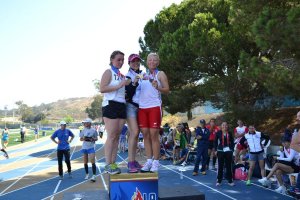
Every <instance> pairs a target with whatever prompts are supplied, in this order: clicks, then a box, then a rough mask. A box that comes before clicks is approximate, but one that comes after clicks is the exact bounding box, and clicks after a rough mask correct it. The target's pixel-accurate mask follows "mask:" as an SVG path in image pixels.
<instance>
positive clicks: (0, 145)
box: [0, 142, 9, 159]
mask: <svg viewBox="0 0 300 200" xmlns="http://www.w3.org/2000/svg"><path fill="white" fill-rule="evenodd" d="M0 151H2V152H3V153H4V154H3V156H4V157H5V158H6V159H8V158H9V156H8V153H7V151H5V149H4V148H3V147H2V144H1V142H0Z"/></svg>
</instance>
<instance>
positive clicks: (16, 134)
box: [8, 129, 54, 147]
mask: <svg viewBox="0 0 300 200" xmlns="http://www.w3.org/2000/svg"><path fill="white" fill-rule="evenodd" d="M53 132H54V130H47V131H45V135H43V131H39V138H43V137H50V135H52V133H53ZM34 139H35V138H34V132H33V130H29V129H27V133H26V135H25V142H29V141H32V140H34ZM49 140H50V139H49ZM20 143H21V134H20V129H10V130H9V142H8V147H11V146H14V145H16V144H20Z"/></svg>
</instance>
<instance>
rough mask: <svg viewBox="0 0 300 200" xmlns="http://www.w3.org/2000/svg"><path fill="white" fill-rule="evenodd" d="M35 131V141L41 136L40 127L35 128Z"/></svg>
mask: <svg viewBox="0 0 300 200" xmlns="http://www.w3.org/2000/svg"><path fill="white" fill-rule="evenodd" d="M33 132H34V139H35V141H37V139H38V138H39V129H38V128H35V129H34V130H33Z"/></svg>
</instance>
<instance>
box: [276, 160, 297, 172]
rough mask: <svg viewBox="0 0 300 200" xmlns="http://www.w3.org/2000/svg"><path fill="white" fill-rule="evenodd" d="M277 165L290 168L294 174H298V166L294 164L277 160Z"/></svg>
mask: <svg viewBox="0 0 300 200" xmlns="http://www.w3.org/2000/svg"><path fill="white" fill-rule="evenodd" d="M278 163H281V164H284V165H287V166H290V167H291V168H293V170H294V173H299V170H300V169H299V166H297V165H295V163H294V162H291V161H286V160H278Z"/></svg>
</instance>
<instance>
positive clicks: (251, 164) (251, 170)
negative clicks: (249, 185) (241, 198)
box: [248, 161, 255, 180]
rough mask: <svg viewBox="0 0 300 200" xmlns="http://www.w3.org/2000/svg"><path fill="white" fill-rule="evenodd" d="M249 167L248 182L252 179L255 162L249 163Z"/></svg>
mask: <svg viewBox="0 0 300 200" xmlns="http://www.w3.org/2000/svg"><path fill="white" fill-rule="evenodd" d="M249 164H250V167H249V171H248V180H251V177H252V173H253V170H254V167H255V161H249Z"/></svg>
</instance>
